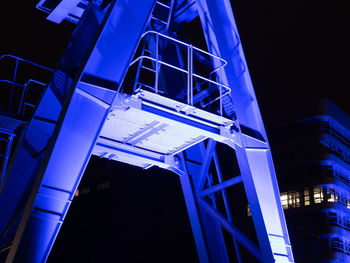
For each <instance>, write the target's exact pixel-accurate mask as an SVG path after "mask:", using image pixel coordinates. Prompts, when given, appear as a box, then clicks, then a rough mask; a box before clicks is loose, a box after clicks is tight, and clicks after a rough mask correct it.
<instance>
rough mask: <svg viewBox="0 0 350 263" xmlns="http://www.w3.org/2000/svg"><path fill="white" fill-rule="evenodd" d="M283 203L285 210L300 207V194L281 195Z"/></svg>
mask: <svg viewBox="0 0 350 263" xmlns="http://www.w3.org/2000/svg"><path fill="white" fill-rule="evenodd" d="M281 203H282V207H283V209H288V208H293V207H300V192H295V191H293V192H288V193H282V194H281Z"/></svg>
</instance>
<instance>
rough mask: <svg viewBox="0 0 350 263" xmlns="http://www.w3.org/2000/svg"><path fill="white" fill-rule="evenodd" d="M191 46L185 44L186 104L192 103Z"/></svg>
mask: <svg viewBox="0 0 350 263" xmlns="http://www.w3.org/2000/svg"><path fill="white" fill-rule="evenodd" d="M192 73H193V48H192V45H188V46H187V104H191V105H193V81H192Z"/></svg>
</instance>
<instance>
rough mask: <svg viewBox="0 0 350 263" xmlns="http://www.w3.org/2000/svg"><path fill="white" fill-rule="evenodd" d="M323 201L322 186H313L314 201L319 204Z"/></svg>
mask: <svg viewBox="0 0 350 263" xmlns="http://www.w3.org/2000/svg"><path fill="white" fill-rule="evenodd" d="M322 201H323V192H322V187H314V203H315V204H319V203H321V202H322Z"/></svg>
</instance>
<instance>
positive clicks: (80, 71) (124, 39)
mask: <svg viewBox="0 0 350 263" xmlns="http://www.w3.org/2000/svg"><path fill="white" fill-rule="evenodd" d="M154 5H155V1H141V2H140V1H137V0H119V1H112V4H111V5H110V8H109V9H108V10H106V11H103V10H99V7H98V6H96V5H94V4H91V6H90V8H91V9H89V10H88V11H87V12H86V13H85V15H84V16H85V17H83V19H82V20H81V23H80V24H79V25H78V29H77V30H76V32H75V35H74V36H73V40H72V42H71V44H70V45H69V47H68V49H67V50H66V53H65V56H64V58H63V60H62V61H61V64H60V65H59V67H58V69H57V70H56V71H55V74H54V78H53V81H52V82H51V83H50V85H49V88H48V89H47V90H46V92H45V94H44V95H43V98H42V100H41V102H40V104H39V106H38V109H37V110H36V112H35V114H34V117H33V120H32V121H31V122H30V123H29V125H28V127H27V129H26V131H25V132H24V133H23V135H22V137H21V139H20V143H19V146H18V149H17V153H16V156H15V157H14V161H13V164H12V167H11V173H10V175H9V177H8V180H7V181H6V184H5V186H4V188H3V191H2V194H1V196H0V209H1V211H7V212H8V213H7V214H5V215H6V216H2V217H1V220H0V221H1V222H0V233H1V235H2V234H4V233H5V230H6V229H8V228H14V229H17V230H16V231H15V232H16V234H15V236H14V239H13V240H12V242H11V246H10V250H9V252H8V256H7V259H6V262H44V261H45V260H46V259H47V256H48V254H49V252H50V250H51V247H52V245H53V242H54V240H55V238H56V236H57V234H58V231H59V229H60V226H61V225H62V222H63V220H64V217H65V215H66V213H67V211H68V208H69V205H70V202H71V200H72V199H73V196H74V193H75V190H76V188H77V186H78V184H79V181H80V179H81V176H82V174H83V172H84V169H85V167H86V165H87V162H88V160H89V158H90V155H91V152H92V150H93V147H94V146H95V142H96V140H97V137H98V135H99V131H100V130H101V128H102V126H103V123H104V121H105V119H106V117H107V115H108V113H109V109H110V106H111V104H112V102H113V97H114V96H115V91H112V90H109V89H104V90H102V91H101V89H96V90H95V91H93V90H90V95H91V96H89V95H86V94H85V93H84V92H81V89H80V87H81V86H84V84H83V83H82V82H81V78H84V77H85V78H87V77H88V78H90V79H94V80H98V81H100V82H102V83H107V84H108V88H111V89H117V88H118V85H120V83H121V82H122V79H123V77H124V75H125V73H126V70H127V68H128V65H129V63H130V61H131V59H132V57H133V55H134V52H135V50H136V47H137V44H138V41H139V39H140V37H141V34H142V33H143V32H144V30H145V27H146V25H147V22H148V19H149V17H150V14H151V12H152V9H153V7H154ZM89 35H90V38H89ZM86 36H88V38H86ZM111 51H113V52H111ZM111 53H112V54H113V55H111ZM62 83H63V85H62ZM93 98H94V99H93ZM14 189H18V190H17V191H13V190H14ZM2 215H3V214H2ZM18 221H19V223H18V224H16V223H11V222H18Z"/></svg>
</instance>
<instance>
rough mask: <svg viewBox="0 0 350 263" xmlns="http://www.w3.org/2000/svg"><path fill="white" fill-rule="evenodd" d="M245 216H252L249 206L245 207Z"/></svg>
mask: <svg viewBox="0 0 350 263" xmlns="http://www.w3.org/2000/svg"><path fill="white" fill-rule="evenodd" d="M247 214H248V216H252V211H251V210H250V206H249V205H248V206H247Z"/></svg>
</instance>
